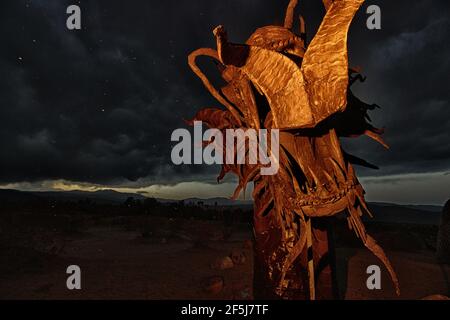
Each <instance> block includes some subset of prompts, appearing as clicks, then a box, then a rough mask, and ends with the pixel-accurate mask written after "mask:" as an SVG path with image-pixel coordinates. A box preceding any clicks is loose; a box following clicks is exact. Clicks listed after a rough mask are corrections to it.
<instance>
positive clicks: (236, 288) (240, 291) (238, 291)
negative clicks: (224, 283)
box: [232, 282, 252, 300]
mask: <svg viewBox="0 0 450 320" xmlns="http://www.w3.org/2000/svg"><path fill="white" fill-rule="evenodd" d="M232 291H233V300H250V299H252V289H251V288H250V286H248V285H246V284H245V283H243V282H235V283H233V285H232Z"/></svg>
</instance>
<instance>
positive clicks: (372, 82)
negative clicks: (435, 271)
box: [0, 0, 450, 187]
mask: <svg viewBox="0 0 450 320" xmlns="http://www.w3.org/2000/svg"><path fill="white" fill-rule="evenodd" d="M287 2H288V1H287V0H286V1H279V0H265V1H263V0H251V1H239V0H229V1H207V0H190V1H180V0H177V1H175V0H166V1H144V0H133V1H126V2H125V1H113V0H108V1H106V0H99V1H76V4H78V5H79V6H80V7H81V12H82V30H79V31H70V30H68V29H67V28H66V18H67V15H66V8H67V6H68V5H70V4H73V2H72V1H44V0H40V1H32V0H28V1H25V0H7V1H2V4H1V5H0V7H1V10H0V24H1V29H0V35H1V41H2V46H1V47H2V49H1V51H0V70H1V75H2V76H1V79H0V145H1V148H2V151H1V155H0V183H2V184H11V183H34V182H38V181H45V180H58V179H63V180H67V181H78V182H85V183H93V184H105V185H116V186H129V187H133V186H135V187H142V186H150V185H170V184H176V183H179V182H182V181H201V182H205V183H213V181H214V180H215V179H214V177H215V175H216V174H217V170H218V168H217V167H209V166H174V165H172V164H171V161H170V150H171V147H172V143H171V142H170V135H171V133H172V131H173V130H174V129H176V128H180V127H185V126H186V125H185V123H184V121H183V119H189V118H192V116H193V115H194V114H195V112H196V111H197V110H199V109H200V108H202V107H207V106H215V107H219V106H220V105H219V103H218V102H216V101H215V100H214V99H213V98H212V97H210V96H209V95H208V94H207V92H206V90H204V88H203V87H202V85H201V82H200V81H199V80H198V79H197V78H196V77H195V75H194V74H193V73H192V72H191V71H190V69H189V67H188V65H187V55H188V54H189V53H190V52H191V51H193V50H195V49H197V48H199V47H214V46H215V43H214V39H213V35H212V29H213V28H214V27H215V26H217V25H219V24H223V25H224V26H225V27H226V29H227V31H228V33H229V38H230V40H231V41H233V42H244V41H245V39H246V38H247V37H248V36H249V35H250V34H251V33H252V31H254V29H255V28H256V27H259V26H263V25H268V24H280V23H281V21H282V19H283V17H284V10H285V7H286V4H287ZM300 2H301V5H300V10H299V13H302V14H303V15H304V16H305V19H306V21H307V28H308V30H307V31H308V36H309V39H311V38H312V35H313V34H314V32H315V30H316V29H317V27H318V25H319V23H320V19H321V17H322V16H323V14H324V9H323V6H322V4H321V2H320V1H318V0H317V1H315V0H314V1H313V0H307V1H306V0H305V1H300ZM370 4H378V5H379V6H380V8H381V12H382V29H381V30H373V31H371V30H368V29H367V28H366V19H367V14H366V13H365V9H366V8H367V6H368V5H370ZM448 12H450V4H449V2H448V1H445V0H441V1H438V0H434V1H425V0H423V1H414V2H410V1H372V0H367V1H366V3H365V4H364V5H363V7H362V9H361V10H360V12H359V13H358V15H357V17H356V18H355V21H354V23H353V25H352V27H351V31H350V35H349V52H350V54H349V58H350V62H351V64H352V65H354V66H361V67H362V71H363V74H364V75H366V76H367V80H366V81H365V82H364V83H361V84H356V85H355V88H354V92H355V94H356V95H357V96H358V97H359V98H361V99H362V100H364V101H366V102H368V103H376V104H378V105H380V106H381V107H382V109H381V110H374V111H373V112H372V113H371V117H372V118H373V122H374V124H375V125H376V126H379V127H385V128H386V135H385V139H386V141H387V142H388V143H389V144H390V146H391V149H390V150H389V151H387V150H384V149H383V148H382V147H381V146H378V145H377V144H376V143H375V142H371V141H370V142H369V139H367V138H364V137H361V138H359V139H354V140H350V139H344V140H345V141H344V146H345V148H346V149H348V151H350V152H351V153H353V154H355V155H358V156H360V157H362V158H364V159H366V160H368V161H370V162H373V163H375V164H377V165H378V166H380V167H381V169H380V170H378V171H366V170H360V173H361V174H362V175H363V176H376V175H378V176H387V175H394V174H409V173H430V174H431V173H433V172H445V171H448V170H450V139H449V132H450V108H449V101H450V93H449V92H450V91H449V83H450V76H449V70H450V68H449V58H448V57H449V56H450V43H449V42H448V39H449V38H450V20H449V16H448ZM203 64H204V67H205V68H207V70H209V71H210V72H212V73H214V69H213V68H211V64H208V62H206V61H205V62H203Z"/></svg>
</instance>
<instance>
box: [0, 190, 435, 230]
mask: <svg viewBox="0 0 450 320" xmlns="http://www.w3.org/2000/svg"><path fill="white" fill-rule="evenodd" d="M130 197H132V198H134V199H135V200H145V199H147V198H148V197H146V196H144V195H142V194H137V193H122V192H117V191H114V190H99V191H95V192H89V191H42V192H32V191H18V190H12V189H0V205H1V203H23V202H27V201H33V200H39V199H47V200H55V201H56V200H57V201H79V200H85V199H89V200H91V201H93V202H95V203H99V204H119V203H123V202H124V201H126V200H127V199H128V198H130ZM156 200H158V201H159V202H161V203H167V204H170V203H175V202H179V201H180V200H173V199H158V198H156ZM182 201H183V202H184V203H185V204H196V205H198V204H202V205H209V206H214V205H218V206H237V207H242V208H246V209H249V208H251V206H252V203H253V202H252V200H231V199H228V198H223V197H217V198H209V199H201V198H188V199H184V200H182ZM369 207H370V209H371V211H372V212H373V214H374V221H383V222H395V223H419V224H431V225H436V224H439V222H440V217H441V212H442V207H441V206H435V205H399V204H394V203H384V202H372V203H369Z"/></svg>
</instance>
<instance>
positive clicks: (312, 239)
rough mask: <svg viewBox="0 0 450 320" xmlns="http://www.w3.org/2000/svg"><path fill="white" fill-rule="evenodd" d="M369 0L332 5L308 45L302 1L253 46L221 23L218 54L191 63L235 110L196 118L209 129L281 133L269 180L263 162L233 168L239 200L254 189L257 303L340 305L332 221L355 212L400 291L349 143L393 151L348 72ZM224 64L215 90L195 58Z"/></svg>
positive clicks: (353, 218)
mask: <svg viewBox="0 0 450 320" xmlns="http://www.w3.org/2000/svg"><path fill="white" fill-rule="evenodd" d="M362 3H363V0H334V1H324V5H325V7H326V9H327V10H326V14H325V17H324V18H323V21H322V24H321V26H320V28H319V30H318V32H317V34H316V35H315V37H314V38H313V39H312V41H311V42H310V43H309V45H308V46H307V45H306V36H305V24H304V21H303V19H302V18H301V17H300V30H299V33H298V34H297V33H295V32H294V31H293V30H292V26H293V12H294V9H295V7H296V5H297V1H295V0H291V1H290V3H289V6H288V9H287V12H286V19H285V23H284V26H266V27H263V28H259V29H257V30H256V31H255V32H254V33H253V34H252V35H251V36H250V38H249V39H248V40H247V41H246V43H245V44H233V43H230V42H229V41H228V39H227V34H226V32H225V30H224V28H223V27H222V26H219V27H217V28H216V29H215V30H214V35H215V37H216V42H217V50H214V49H198V50H196V51H194V52H193V53H192V54H191V55H190V56H189V64H190V66H191V68H192V70H193V71H194V72H195V73H196V74H197V75H198V76H199V77H200V79H201V80H202V81H203V83H204V84H205V86H206V88H207V89H208V90H209V91H210V92H211V94H212V95H213V96H214V97H215V98H216V99H217V100H218V101H219V102H220V103H221V104H223V105H224V106H225V107H226V108H227V110H220V109H213V108H209V109H204V110H202V111H200V112H199V113H198V114H197V115H196V116H195V118H194V120H201V121H203V122H205V123H207V124H208V125H209V126H210V127H213V128H219V129H222V130H225V129H227V128H242V129H244V130H245V129H246V128H252V129H260V128H265V129H268V130H271V129H279V130H280V131H281V132H280V139H279V140H280V141H279V143H280V156H279V163H280V169H279V171H278V173H277V174H275V175H272V176H262V175H260V173H259V169H260V165H248V164H244V165H230V164H225V165H223V167H222V172H221V173H220V176H219V178H218V180H220V179H222V178H223V176H224V175H225V174H226V173H227V172H230V171H231V172H234V173H235V174H237V175H238V177H239V185H238V187H237V189H236V192H235V194H234V197H237V196H238V194H239V192H240V191H242V190H243V189H244V188H245V186H246V185H247V184H248V183H249V182H252V183H253V185H254V190H253V199H254V233H255V274H254V277H255V280H254V286H255V290H254V292H255V297H256V298H284V299H315V298H332V297H333V294H332V288H331V287H332V277H331V272H332V270H331V269H332V260H333V250H332V241H331V240H330V239H329V228H330V224H329V223H328V219H329V218H330V217H333V216H335V215H337V214H339V213H343V214H345V215H346V218H347V221H348V225H349V227H350V229H352V230H354V232H355V233H356V235H357V236H358V237H359V238H360V239H361V241H362V242H363V244H364V245H365V246H366V247H367V248H368V249H369V250H370V251H372V252H373V253H374V254H375V255H376V256H377V257H378V258H379V259H380V260H381V261H382V262H383V263H384V265H385V266H386V268H387V270H388V272H389V274H390V276H391V278H392V280H393V282H394V284H395V286H396V288H397V292H398V281H397V277H396V275H395V272H394V270H393V269H392V267H391V265H390V263H389V260H388V259H387V257H386V256H385V254H384V252H383V250H382V249H381V248H380V247H379V246H378V245H377V244H376V242H375V240H374V239H373V238H372V237H371V236H370V235H368V234H367V232H366V231H365V228H364V225H363V223H362V221H361V216H362V214H363V213H367V214H370V212H369V210H368V208H367V206H366V203H365V200H364V190H363V188H362V186H361V185H360V184H359V182H358V179H357V178H356V176H355V173H354V170H353V167H352V162H356V163H359V164H367V163H365V162H364V161H363V160H361V159H358V158H356V157H353V156H350V155H348V154H346V153H345V152H344V151H343V150H342V148H341V146H340V143H339V137H341V136H351V137H353V136H359V135H362V134H366V135H368V136H370V137H372V138H373V139H375V140H376V141H378V142H380V143H382V144H383V145H386V144H385V143H384V142H383V140H382V139H381V137H380V134H381V133H382V130H379V129H377V128H374V127H373V126H372V125H370V123H369V122H368V121H367V118H368V116H367V110H370V109H373V108H374V107H375V105H367V104H365V103H363V102H362V101H360V100H359V99H357V98H356V97H355V96H353V94H352V93H351V91H350V90H349V87H350V86H351V84H352V83H353V82H354V81H356V80H363V77H361V75H359V74H358V72H357V71H356V70H354V69H352V68H349V66H348V58H347V32H348V28H349V26H350V23H351V21H352V18H353V16H354V15H355V13H356V11H357V10H358V8H359V7H360V5H361V4H362ZM199 56H208V57H211V58H213V59H214V60H216V62H217V64H218V68H219V71H220V72H221V75H222V77H223V79H224V80H225V81H226V83H227V84H226V85H225V86H223V87H222V88H220V90H216V89H215V88H214V87H213V86H212V84H211V83H210V82H209V80H208V78H207V77H206V76H205V75H204V74H203V73H202V72H201V70H200V69H199V68H198V66H197V64H196V58H197V57H199Z"/></svg>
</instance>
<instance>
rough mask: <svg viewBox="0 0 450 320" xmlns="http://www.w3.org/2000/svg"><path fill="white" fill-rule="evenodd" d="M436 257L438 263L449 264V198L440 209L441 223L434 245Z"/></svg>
mask: <svg viewBox="0 0 450 320" xmlns="http://www.w3.org/2000/svg"><path fill="white" fill-rule="evenodd" d="M436 258H437V260H438V261H439V262H440V263H446V264H450V200H448V201H447V203H446V204H445V206H444V209H443V210H442V217H441V225H440V226H439V233H438V239H437V246H436Z"/></svg>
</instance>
